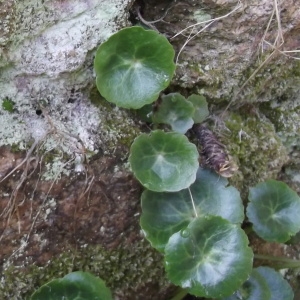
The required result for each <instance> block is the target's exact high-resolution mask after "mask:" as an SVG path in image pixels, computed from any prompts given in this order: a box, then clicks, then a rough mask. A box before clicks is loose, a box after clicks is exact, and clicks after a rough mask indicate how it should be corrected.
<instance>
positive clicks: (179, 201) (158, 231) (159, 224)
mask: <svg viewBox="0 0 300 300" xmlns="http://www.w3.org/2000/svg"><path fill="white" fill-rule="evenodd" d="M190 192H191V194H190ZM190 192H189V190H188V189H184V190H181V191H179V192H174V193H158V192H152V191H149V190H146V191H144V192H143V194H142V215H141V220H140V222H141V227H142V229H143V231H144V233H145V236H146V238H147V239H148V240H149V241H150V242H151V244H152V246H153V247H154V248H156V249H157V250H159V251H164V248H165V246H166V244H167V242H168V240H169V238H170V236H171V235H172V234H174V233H175V232H178V231H179V230H181V229H182V228H185V227H186V226H187V224H188V223H189V222H191V221H192V220H193V218H194V217H195V212H194V209H193V205H192V201H191V196H192V198H193V200H194V204H195V207H196V211H197V214H198V215H199V216H204V215H215V216H221V217H222V218H224V219H227V220H228V221H230V222H232V223H241V222H242V221H243V219H244V211H243V210H244V208H243V204H242V200H241V198H240V194H239V192H238V191H237V190H236V189H235V188H234V187H232V186H228V181H227V179H225V178H220V177H219V176H218V175H217V174H216V173H215V172H212V171H211V170H208V169H199V170H198V172H197V177H196V181H195V183H193V184H192V185H191V186H190Z"/></svg>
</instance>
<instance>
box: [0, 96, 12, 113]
mask: <svg viewBox="0 0 300 300" xmlns="http://www.w3.org/2000/svg"><path fill="white" fill-rule="evenodd" d="M14 106H15V102H14V101H12V100H11V99H9V98H5V99H3V100H2V108H3V110H6V111H8V112H10V113H12V112H14Z"/></svg>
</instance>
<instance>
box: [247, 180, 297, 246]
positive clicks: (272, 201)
mask: <svg viewBox="0 0 300 300" xmlns="http://www.w3.org/2000/svg"><path fill="white" fill-rule="evenodd" d="M249 200H250V203H249V204H248V207H247V216H248V218H249V220H250V222H252V223H253V230H254V231H255V232H256V233H257V234H258V235H259V236H260V237H261V238H263V239H265V240H267V241H274V242H286V241H287V240H288V239H289V238H290V236H291V235H294V234H296V233H297V232H298V231H299V230H300V218H299V216H300V198H299V196H298V195H297V193H296V192H294V191H293V190H292V189H290V188H289V187H288V186H287V185H286V184H285V183H284V182H281V181H276V180H267V181H265V182H262V183H259V184H257V185H256V186H255V187H253V188H250V193H249Z"/></svg>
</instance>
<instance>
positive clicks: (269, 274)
mask: <svg viewBox="0 0 300 300" xmlns="http://www.w3.org/2000/svg"><path fill="white" fill-rule="evenodd" d="M256 270H257V272H258V273H259V274H260V275H261V276H262V277H263V278H264V279H265V281H266V283H267V285H268V287H269V290H270V293H271V298H270V300H279V299H282V300H293V299H294V293H293V290H292V288H291V286H290V285H289V284H288V282H287V281H286V280H285V279H284V278H283V277H282V275H281V274H280V273H278V272H276V271H275V270H273V269H271V268H269V267H258V268H257V269H256Z"/></svg>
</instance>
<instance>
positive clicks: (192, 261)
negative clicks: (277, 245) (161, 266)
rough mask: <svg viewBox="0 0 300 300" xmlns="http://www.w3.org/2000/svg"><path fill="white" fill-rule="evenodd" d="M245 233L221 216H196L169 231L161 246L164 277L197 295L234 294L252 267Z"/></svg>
mask: <svg viewBox="0 0 300 300" xmlns="http://www.w3.org/2000/svg"><path fill="white" fill-rule="evenodd" d="M252 260H253V253H252V250H251V248H249V247H248V239H247V236H246V234H245V232H244V231H243V230H242V229H241V228H240V227H239V226H238V225H235V224H232V223H230V222H228V221H227V220H224V219H222V218H221V217H215V216H210V217H199V218H196V219H195V220H193V221H192V222H190V223H189V225H188V226H187V227H186V228H184V229H182V230H181V231H180V232H177V233H175V234H173V235H172V236H171V237H170V239H169V241H168V243H167V245H166V248H165V265H166V271H167V276H168V278H169V279H170V280H171V282H172V283H174V284H176V285H179V286H180V287H182V288H184V289H186V290H187V292H188V293H190V294H193V295H195V296H199V297H208V298H221V297H226V296H229V295H231V294H233V293H234V291H236V290H237V289H238V288H239V286H240V285H241V284H242V283H243V282H244V281H246V279H247V278H248V276H249V274H250V272H251V270H252Z"/></svg>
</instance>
